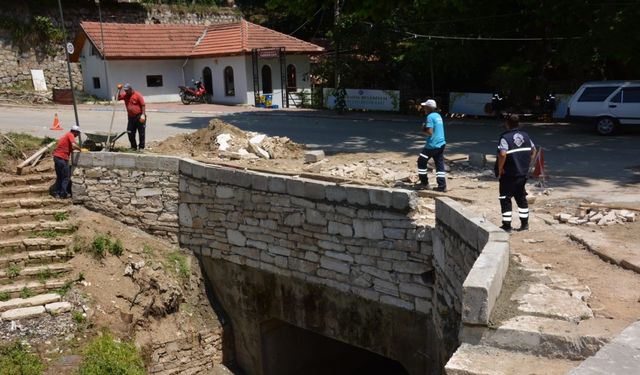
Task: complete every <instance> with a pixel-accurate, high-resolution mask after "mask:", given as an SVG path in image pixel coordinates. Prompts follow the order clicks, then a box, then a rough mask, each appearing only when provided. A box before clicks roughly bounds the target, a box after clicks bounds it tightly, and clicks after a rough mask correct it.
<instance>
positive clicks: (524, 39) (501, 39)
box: [405, 31, 582, 42]
mask: <svg viewBox="0 0 640 375" xmlns="http://www.w3.org/2000/svg"><path fill="white" fill-rule="evenodd" d="M405 33H406V34H408V35H410V36H411V37H413V38H414V39H416V38H425V39H442V40H482V41H502V42H513V41H519V42H530V41H541V40H571V39H581V38H582V37H579V36H574V37H549V38H540V37H538V38H493V37H482V36H451V35H423V34H416V33H411V32H408V31H406V32H405Z"/></svg>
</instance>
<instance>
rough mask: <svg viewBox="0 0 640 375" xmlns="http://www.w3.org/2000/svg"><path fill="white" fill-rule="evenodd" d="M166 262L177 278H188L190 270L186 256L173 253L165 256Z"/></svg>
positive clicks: (176, 252)
mask: <svg viewBox="0 0 640 375" xmlns="http://www.w3.org/2000/svg"><path fill="white" fill-rule="evenodd" d="M167 262H168V263H169V264H168V266H169V268H170V269H173V270H175V271H176V273H177V274H178V276H180V277H182V278H183V279H188V278H189V274H190V270H189V264H188V263H187V257H186V256H184V255H182V254H180V252H179V251H174V252H172V253H169V254H167Z"/></svg>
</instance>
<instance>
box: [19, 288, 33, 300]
mask: <svg viewBox="0 0 640 375" xmlns="http://www.w3.org/2000/svg"><path fill="white" fill-rule="evenodd" d="M35 295H36V293H35V292H34V291H33V290H31V289H29V288H27V287H26V286H25V287H24V288H22V290H21V291H20V298H30V297H33V296H35Z"/></svg>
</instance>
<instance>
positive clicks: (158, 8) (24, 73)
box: [0, 1, 240, 90]
mask: <svg viewBox="0 0 640 375" xmlns="http://www.w3.org/2000/svg"><path fill="white" fill-rule="evenodd" d="M51 4H52V5H51V6H47V5H44V4H41V5H34V4H33V3H32V2H31V3H29V4H25V3H24V2H21V1H14V4H12V5H13V6H3V7H2V9H0V18H4V17H6V18H15V19H20V20H24V21H25V22H26V21H28V20H29V19H30V18H31V17H34V16H46V17H49V18H50V19H51V20H52V23H53V24H54V25H55V26H56V27H59V26H60V12H59V10H58V7H57V5H56V4H55V3H53V2H52V3H51ZM3 5H7V4H3ZM63 7H64V8H63V10H64V20H65V28H66V29H67V33H68V34H69V35H70V37H69V41H73V38H74V36H75V35H76V32H77V31H78V28H79V25H80V22H81V21H99V17H98V9H97V7H96V5H95V3H94V2H93V1H91V2H89V1H79V2H76V3H73V2H69V1H65V2H64V4H63ZM239 17H240V14H239V12H237V11H236V10H234V9H231V8H220V9H217V10H213V11H210V12H208V11H192V10H189V9H188V8H175V7H169V6H166V5H157V4H149V5H142V4H138V3H120V4H117V5H115V4H107V5H103V7H102V19H103V21H104V22H120V23H163V24H164V23H171V24H201V25H210V24H215V23H226V22H234V21H237V20H238V19H239ZM71 66H72V77H73V84H74V87H75V88H76V89H77V90H82V87H83V80H82V73H81V67H80V65H79V64H77V63H72V64H71ZM30 69H42V70H44V75H45V79H46V82H47V88H48V89H49V90H51V89H53V88H69V75H68V71H67V63H66V55H65V53H64V50H63V46H62V44H61V45H60V53H58V54H57V55H56V56H53V57H52V56H47V55H44V54H41V53H37V52H36V51H35V50H34V49H33V48H31V49H28V50H23V51H21V50H19V49H18V47H17V46H16V45H15V44H14V43H13V41H12V38H11V34H10V33H9V32H8V31H6V30H1V29H0V87H7V86H16V85H25V86H26V87H31V72H30Z"/></svg>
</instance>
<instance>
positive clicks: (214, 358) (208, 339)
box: [146, 331, 222, 375]
mask: <svg viewBox="0 0 640 375" xmlns="http://www.w3.org/2000/svg"><path fill="white" fill-rule="evenodd" d="M146 350H148V353H147V355H148V356H149V363H150V364H151V365H150V368H149V369H148V373H149V374H150V375H174V374H189V375H195V374H209V373H210V372H211V370H212V369H213V368H214V367H215V366H216V365H215V364H217V363H222V340H221V336H220V334H219V332H206V331H205V332H200V333H198V334H196V335H193V336H189V337H184V338H181V339H178V340H174V341H168V342H163V343H154V344H153V346H152V347H151V348H147V349H146Z"/></svg>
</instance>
